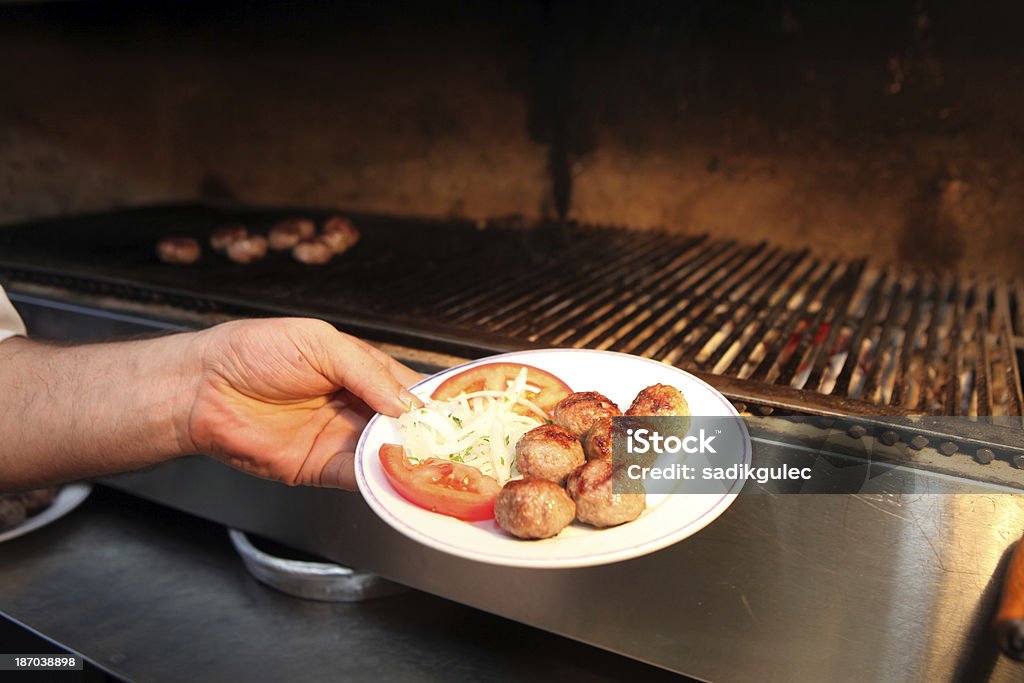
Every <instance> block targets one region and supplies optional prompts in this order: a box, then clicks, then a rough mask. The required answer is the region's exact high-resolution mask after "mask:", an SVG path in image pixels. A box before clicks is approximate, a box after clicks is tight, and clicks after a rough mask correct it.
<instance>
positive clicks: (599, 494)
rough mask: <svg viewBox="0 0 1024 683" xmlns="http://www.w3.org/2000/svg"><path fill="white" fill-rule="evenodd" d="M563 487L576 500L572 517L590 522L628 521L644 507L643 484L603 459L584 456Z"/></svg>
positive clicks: (602, 524)
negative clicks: (586, 459)
mask: <svg viewBox="0 0 1024 683" xmlns="http://www.w3.org/2000/svg"><path fill="white" fill-rule="evenodd" d="M613 485H614V488H615V490H613V489H612V487H613ZM566 488H567V490H568V491H569V495H570V496H572V499H573V500H574V501H575V502H576V519H578V520H580V521H581V522H583V523H584V524H589V525H591V526H596V527H608V526H617V525H619V524H625V523H626V522H632V521H633V520H634V519H636V518H637V517H639V516H640V514H641V513H642V512H643V511H644V509H645V508H646V507H647V494H646V493H645V492H644V488H643V484H642V483H641V482H640V481H638V480H636V479H631V478H630V477H628V476H626V473H625V470H623V469H621V468H616V467H614V466H613V465H612V464H611V463H610V462H608V461H607V460H588V461H587V462H586V464H584V465H580V467H579V468H578V469H577V470H576V471H575V472H573V473H572V474H570V475H569V479H568V482H567V486H566Z"/></svg>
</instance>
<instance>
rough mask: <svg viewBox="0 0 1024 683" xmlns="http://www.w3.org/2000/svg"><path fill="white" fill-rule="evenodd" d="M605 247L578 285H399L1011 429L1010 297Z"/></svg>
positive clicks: (656, 237)
mask: <svg viewBox="0 0 1024 683" xmlns="http://www.w3.org/2000/svg"><path fill="white" fill-rule="evenodd" d="M568 237H569V239H570V240H580V241H584V242H587V241H590V240H594V239H596V238H594V237H593V235H591V234H590V233H589V232H586V231H583V230H579V231H571V232H570V233H569V235H568ZM609 237H611V239H609V240H608V243H607V247H608V248H606V249H602V250H601V251H602V252H603V253H604V254H607V253H608V252H612V253H614V254H615V255H616V256H615V258H613V259H610V260H600V259H595V260H594V261H593V262H592V267H591V268H589V269H588V270H587V271H586V272H585V273H583V276H582V277H581V273H580V271H579V269H577V268H567V267H566V266H565V264H563V263H558V262H555V263H550V264H547V265H545V266H542V267H527V268H523V269H522V270H521V271H520V272H519V273H518V274H517V275H516V276H515V277H511V278H507V279H504V281H503V282H500V284H499V285H497V286H496V287H494V288H490V289H487V290H481V288H480V287H468V288H467V287H466V283H465V282H464V281H463V280H462V279H460V278H458V279H455V280H450V279H445V278H438V279H436V280H433V281H428V282H424V281H423V280H421V279H418V278H415V277H411V278H410V281H411V282H415V284H416V286H417V287H418V288H419V289H420V291H421V292H427V293H428V294H426V295H424V296H420V297H419V298H418V301H419V303H418V304H417V305H416V307H415V308H414V311H413V312H414V314H415V315H418V316H423V317H427V318H430V319H433V320H437V321H439V322H442V323H445V324H450V325H454V326H458V327H461V328H464V329H466V330H470V331H472V330H486V331H487V332H490V333H494V334H498V335H506V336H509V337H512V338H516V339H523V340H527V341H529V342H531V343H536V344H542V345H552V346H574V347H589V348H597V349H609V350H612V351H622V352H627V353H634V354H639V355H642V356H647V357H650V358H654V359H657V360H660V361H664V362H666V363H671V364H674V365H678V366H680V367H683V368H685V369H689V370H699V371H704V372H708V373H712V374H715V375H723V376H731V377H736V378H739V379H749V380H753V381H756V382H762V383H768V384H774V385H783V386H789V387H793V388H797V389H802V390H809V391H813V392H816V393H819V394H823V395H833V396H843V397H848V398H853V399H859V400H861V401H865V402H869V403H872V404H877V405H888V406H894V407H900V408H904V409H907V410H910V411H912V412H919V413H927V414H946V415H1001V416H1006V415H1010V416H1020V415H1021V412H1022V407H1024V400H1022V397H1021V381H1020V373H1019V358H1018V354H1019V351H1020V349H1021V342H1022V339H1021V337H1022V333H1024V326H1022V325H1024V322H1022V315H1024V311H1022V306H1021V302H1022V300H1024V299H1022V297H1024V291H1022V287H1021V285H1020V284H1019V283H1012V282H1006V281H998V280H995V279H991V278H968V277H956V276H953V275H950V274H936V273H919V272H914V271H910V270H905V269H900V268H897V267H892V268H878V267H871V266H869V265H868V264H867V263H865V262H864V261H852V262H843V261H838V260H823V259H820V258H816V257H814V256H812V255H811V254H810V253H808V252H807V251H786V250H782V249H777V248H771V247H769V246H768V245H765V244H759V245H754V246H749V245H742V244H736V243H734V242H727V241H718V240H709V239H707V238H706V237H681V238H677V237H669V236H665V235H661V234H650V233H629V239H628V240H625V241H624V240H623V239H622V236H621V235H612V236H609ZM577 252H578V250H577ZM495 279H498V280H499V281H501V280H502V279H503V278H500V277H498V278H495Z"/></svg>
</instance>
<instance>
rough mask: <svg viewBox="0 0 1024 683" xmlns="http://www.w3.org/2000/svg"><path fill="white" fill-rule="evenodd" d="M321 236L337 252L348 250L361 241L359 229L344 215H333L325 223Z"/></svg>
mask: <svg viewBox="0 0 1024 683" xmlns="http://www.w3.org/2000/svg"><path fill="white" fill-rule="evenodd" d="M320 238H321V239H322V240H323V241H324V242H326V243H327V244H328V245H330V247H331V249H333V250H334V253H335V254H340V253H342V252H344V251H347V250H349V249H351V248H352V247H354V246H355V245H356V242H358V241H359V231H358V230H356V226H354V225H352V221H350V220H349V219H347V218H345V217H344V216H332V217H330V218H328V219H327V221H326V222H325V223H324V228H323V230H322V231H321V233H320Z"/></svg>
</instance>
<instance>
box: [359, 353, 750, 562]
mask: <svg viewBox="0 0 1024 683" xmlns="http://www.w3.org/2000/svg"><path fill="white" fill-rule="evenodd" d="M581 352H583V353H587V354H602V355H609V356H620V357H626V358H629V359H630V360H633V361H643V362H645V363H653V364H655V365H658V366H660V367H662V368H666V369H669V370H673V371H676V372H680V373H682V374H684V375H686V376H687V377H689V378H690V379H691V380H693V381H695V382H697V383H698V384H700V385H702V386H704V387H705V388H706V389H708V390H709V391H710V392H711V393H712V394H713V395H715V397H716V398H717V399H718V400H720V401H721V402H722V403H723V405H725V407H726V410H727V411H728V412H730V413H731V414H732V415H733V416H734V417H737V418H739V417H740V414H739V411H737V410H736V408H735V406H733V405H732V403H731V402H730V401H729V399H727V398H726V397H725V396H724V395H723V394H722V392H720V391H718V390H717V389H715V388H714V387H712V386H711V385H710V384H708V383H707V382H706V381H704V380H703V379H701V378H700V377H697V376H696V375H694V374H693V373H690V372H687V371H686V370H683V369H682V368H678V367H676V366H674V365H669V364H667V363H663V362H661V361H658V360H654V359H653V358H644V357H643V356H636V355H633V354H630V353H623V352H621V351H609V350H606V349H575V348H557V347H556V348H546V349H524V350H522V351H507V352H504V353H499V354H495V355H491V356H486V357H483V358H477V359H474V360H470V361H467V362H465V363H462V364H460V365H455V366H452V367H450V368H446V369H444V370H441V371H440V372H436V373H434V374H433V375H430V376H429V377H425V378H424V379H422V380H420V381H419V382H417V383H416V384H414V385H412V386H411V387H409V390H410V391H412V390H415V389H416V388H417V387H420V386H422V385H423V384H425V383H427V382H430V381H433V380H434V379H436V378H438V377H440V376H441V375H446V374H449V373H453V372H456V371H461V370H463V369H466V368H469V367H472V366H474V365H479V364H482V363H491V362H496V361H498V360H500V359H502V358H507V357H509V356H516V357H520V356H528V355H533V354H550V353H581ZM386 418H387V416H385V415H381V414H379V413H378V414H376V415H374V416H373V417H372V418H371V419H370V421H369V422H368V423H367V424H366V427H364V428H363V433H362V434H361V435H360V437H359V441H358V442H357V443H356V449H355V453H354V464H355V471H356V485H357V487H358V489H359V492H360V493H361V494H362V496H363V499H364V500H365V501H366V502H367V504H368V505H369V506H370V508H371V509H372V510H373V512H374V513H375V514H376V515H377V516H378V517H380V518H381V519H382V520H383V521H384V522H386V523H387V524H388V526H390V527H391V528H392V529H394V530H395V531H398V532H399V533H401V534H402V535H404V536H406V537H407V538H410V539H412V540H414V541H416V542H418V543H421V544H423V545H425V546H427V547H429V548H431V549H434V550H438V551H440V552H444V553H448V554H450V555H455V556H456V557H460V558H463V559H466V560H472V561H475V562H482V563H485V564H492V565H499V566H505V567H523V568H530V569H567V568H573V567H592V566H598V565H604V564H612V563H614V562H620V561H624V560H629V559H633V558H636V557H642V556H644V555H648V554H650V553H652V552H655V551H658V550H661V549H663V548H667V547H668V546H670V545H673V544H674V543H676V542H678V541H681V540H683V539H685V538H688V537H689V536H692V535H694V534H696V533H697V532H699V531H700V530H701V529H703V528H704V527H706V526H708V525H709V524H711V522H713V521H714V520H715V519H717V518H718V517H719V516H721V515H722V513H724V512H725V511H726V510H727V509H728V508H729V507H730V506H731V505H732V503H733V502H734V501H735V499H736V497H737V496H738V495H739V491H740V490H741V489H742V488H743V486H744V484H745V482H744V481H743V480H741V479H737V480H736V481H735V482H734V483H733V485H732V486H731V487H730V488H729V490H728V491H726V492H725V493H723V494H721V495H720V496H719V499H718V500H717V501H716V502H715V503H714V504H712V505H710V506H709V507H708V508H707V509H706V510H704V512H703V513H701V515H700V516H699V517H697V518H696V519H694V520H691V521H690V522H689V523H688V524H686V525H685V526H682V527H679V528H677V529H673V530H672V531H671V532H669V533H667V534H664V535H662V536H658V537H657V538H654V539H648V540H646V541H643V542H641V543H638V544H635V545H628V546H623V547H619V548H616V549H614V550H609V551H607V552H602V553H593V554H588V555H583V556H578V557H553V558H536V557H531V558H521V557H515V556H508V555H496V554H494V553H489V552H481V551H474V550H471V549H468V548H464V547H463V546H461V545H454V544H451V543H449V542H447V541H445V540H444V539H438V538H437V537H436V536H433V535H430V534H427V533H424V532H422V531H420V530H419V529H418V528H417V527H415V526H413V525H411V524H409V523H407V522H405V521H404V520H402V519H401V518H400V517H398V516H397V515H396V514H395V513H394V512H393V511H392V510H391V509H390V508H389V507H388V506H386V505H385V504H384V503H383V502H382V501H381V500H379V499H378V497H377V496H376V494H375V493H374V491H373V490H372V487H371V486H370V484H369V481H368V480H367V478H366V473H365V470H364V466H363V462H364V460H365V458H364V457H363V455H364V453H365V451H366V442H367V440H368V439H369V434H370V432H371V431H372V427H373V426H374V425H375V424H376V423H377V422H378V421H379V420H383V419H386ZM740 424H741V427H742V429H743V432H744V434H745V435H747V436H746V438H745V439H744V440H743V448H744V453H743V462H750V459H751V453H750V448H751V442H750V438H749V435H748V434H747V428H746V424H744V423H743V421H742V420H740ZM669 495H671V494H669ZM693 495H700V496H709V495H710V496H718V495H719V494H717V493H712V494H693ZM411 504H412V503H410V505H411ZM712 513H715V514H714V515H712ZM709 515H711V516H710V517H709Z"/></svg>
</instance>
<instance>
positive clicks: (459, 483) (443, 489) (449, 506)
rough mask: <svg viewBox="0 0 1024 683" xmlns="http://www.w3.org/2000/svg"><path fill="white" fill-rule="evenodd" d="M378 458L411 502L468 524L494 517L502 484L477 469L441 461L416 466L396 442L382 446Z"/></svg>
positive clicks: (434, 460) (436, 459)
mask: <svg viewBox="0 0 1024 683" xmlns="http://www.w3.org/2000/svg"><path fill="white" fill-rule="evenodd" d="M378 457H380V464H381V467H383V468H384V475H385V476H386V477H387V478H388V481H389V482H391V486H393V487H394V489H395V491H397V492H398V493H399V495H401V496H402V498H405V499H406V500H407V501H409V502H410V503H414V504H416V505H419V506H420V507H421V508H426V509H427V510H432V511H434V512H440V513H441V514H442V515H449V516H451V517H458V518H459V519H464V520H466V521H469V522H478V521H480V520H483V519H491V518H492V517H494V499H495V498H497V497H498V492H499V491H501V485H500V484H499V483H498V481H497V480H496V479H495V478H494V477H488V476H487V475H486V474H484V473H483V472H481V471H480V470H478V469H477V468H475V467H472V466H470V465H464V464H462V463H458V462H451V461H450V460H440V459H438V458H428V459H427V460H424V461H423V462H421V463H419V464H418V465H414V464H412V463H411V462H409V458H407V457H405V449H404V448H402V447H401V446H398V445H396V444H393V443H386V444H384V445H383V446H381V447H380V452H379V453H378Z"/></svg>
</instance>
